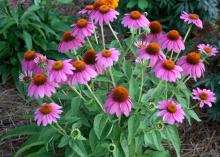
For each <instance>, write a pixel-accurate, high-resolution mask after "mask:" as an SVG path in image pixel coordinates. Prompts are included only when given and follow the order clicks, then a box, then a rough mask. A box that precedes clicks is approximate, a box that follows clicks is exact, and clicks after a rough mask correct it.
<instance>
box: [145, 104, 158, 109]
mask: <svg viewBox="0 0 220 157" xmlns="http://www.w3.org/2000/svg"><path fill="white" fill-rule="evenodd" d="M155 108H156V106H155V104H154V103H149V104H148V105H147V109H148V110H154V109H155Z"/></svg>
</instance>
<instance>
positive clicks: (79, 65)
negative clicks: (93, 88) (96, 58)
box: [69, 60, 97, 85]
mask: <svg viewBox="0 0 220 157" xmlns="http://www.w3.org/2000/svg"><path fill="white" fill-rule="evenodd" d="M72 66H73V68H74V70H73V74H72V75H70V77H69V81H70V83H71V84H72V85H76V84H77V83H80V84H87V83H88V82H89V81H90V80H91V79H92V78H95V77H96V76H97V73H96V71H95V70H93V69H92V68H91V67H90V66H89V65H87V64H86V63H85V62H83V61H81V60H74V61H73V62H72Z"/></svg>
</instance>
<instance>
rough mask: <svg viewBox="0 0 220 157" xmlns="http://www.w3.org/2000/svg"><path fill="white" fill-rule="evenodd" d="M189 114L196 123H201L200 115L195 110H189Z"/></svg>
mask: <svg viewBox="0 0 220 157" xmlns="http://www.w3.org/2000/svg"><path fill="white" fill-rule="evenodd" d="M187 113H188V114H189V115H190V116H191V117H192V118H193V119H195V120H196V121H198V122H201V119H200V118H199V117H198V115H197V114H196V113H195V112H194V111H193V110H188V111H187Z"/></svg>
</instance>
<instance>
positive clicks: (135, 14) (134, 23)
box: [122, 11, 150, 30]
mask: <svg viewBox="0 0 220 157" xmlns="http://www.w3.org/2000/svg"><path fill="white" fill-rule="evenodd" d="M149 23H150V22H149V21H148V19H147V18H146V17H145V16H144V15H143V14H141V13H140V12H139V11H132V12H131V13H129V14H125V17H124V18H123V19H122V24H123V25H124V26H125V27H128V28H129V29H135V30H136V29H139V28H148V27H149Z"/></svg>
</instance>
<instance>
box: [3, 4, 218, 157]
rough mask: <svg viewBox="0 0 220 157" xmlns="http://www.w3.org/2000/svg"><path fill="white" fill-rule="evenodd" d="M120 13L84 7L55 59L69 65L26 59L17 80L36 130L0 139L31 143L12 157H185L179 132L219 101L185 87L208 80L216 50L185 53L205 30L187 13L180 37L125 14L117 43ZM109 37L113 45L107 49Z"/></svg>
mask: <svg viewBox="0 0 220 157" xmlns="http://www.w3.org/2000/svg"><path fill="white" fill-rule="evenodd" d="M117 5H118V1H117V0H115V1H108V0H97V1H96V2H95V3H93V4H91V5H88V6H85V8H83V9H82V10H81V11H80V12H79V13H78V17H79V19H78V20H77V21H75V22H74V23H73V24H72V25H71V27H72V29H71V30H63V31H65V32H64V33H63V36H62V38H61V40H60V42H59V44H58V45H57V50H58V52H54V53H62V54H65V56H64V58H62V59H59V60H54V59H52V58H50V57H46V56H44V55H43V54H41V53H39V52H38V50H33V49H27V51H26V52H24V56H23V59H22V61H21V65H22V69H23V73H22V74H21V75H20V77H19V78H20V81H21V82H23V83H24V85H25V86H26V87H27V88H26V92H27V95H28V96H29V97H30V98H31V99H35V100H36V105H35V106H34V107H36V111H35V112H34V113H33V114H31V115H26V116H27V117H32V118H33V119H34V121H36V125H27V126H22V127H19V128H16V129H14V130H12V131H11V132H9V133H7V134H6V135H5V136H3V137H2V138H1V140H5V139H8V138H10V137H13V136H19V135H29V136H30V138H29V139H28V140H27V141H26V142H25V143H24V144H23V145H22V146H21V148H20V149H19V150H18V151H17V153H16V154H15V156H20V155H21V154H22V155H25V156H27V157H33V156H67V157H68V156H74V157H78V156H79V157H87V156H90V157H98V156H100V157H104V156H114V157H147V156H150V157H156V156H163V157H169V156H170V150H173V149H174V150H175V152H176V155H177V156H180V139H179V135H178V131H177V126H178V125H179V123H182V122H183V121H184V120H187V121H188V122H189V123H190V124H191V119H195V120H197V121H200V119H199V118H198V116H197V114H196V113H195V112H194V109H195V108H196V107H197V106H199V107H200V108H206V107H212V105H213V103H215V101H216V98H215V94H214V93H213V92H212V91H211V90H209V89H200V88H196V89H191V87H189V86H187V82H188V81H189V80H190V81H193V82H196V81H197V80H198V79H199V78H201V77H203V76H204V73H205V61H206V60H207V58H209V57H212V56H215V55H216V54H217V49H216V48H215V47H214V46H212V45H209V44H208V43H201V44H199V45H198V47H197V48H196V49H195V50H192V51H190V52H187V51H185V49H186V45H185V42H186V40H187V37H188V36H189V34H190V32H191V30H192V29H194V28H195V27H198V28H199V29H202V28H203V22H202V21H201V19H200V17H199V15H197V14H195V13H188V12H185V11H183V12H182V15H181V16H180V19H182V20H183V23H184V22H185V23H184V25H186V26H187V27H188V30H187V32H186V33H185V34H183V35H182V34H180V33H179V32H178V30H174V29H172V28H170V29H169V31H168V32H164V31H163V27H162V26H161V24H160V22H159V21H149V20H148V18H147V15H145V14H144V13H141V12H140V11H138V10H134V11H131V12H129V13H126V14H125V15H122V16H123V18H122V20H121V25H122V26H123V27H124V29H127V30H129V32H128V34H129V35H130V37H129V38H126V39H124V40H119V39H118V34H117V32H115V31H114V29H113V27H112V25H111V24H112V23H114V21H115V20H116V18H117V16H118V15H119V12H118V11H117V10H116V8H117ZM81 17H83V18H81ZM98 30H100V32H101V33H100V34H99V33H97V32H98ZM107 30H108V31H107ZM109 30H110V31H109ZM106 32H108V33H109V32H111V34H112V36H113V37H114V38H115V40H113V41H111V42H106V41H109V39H106ZM108 35H109V34H108Z"/></svg>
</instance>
